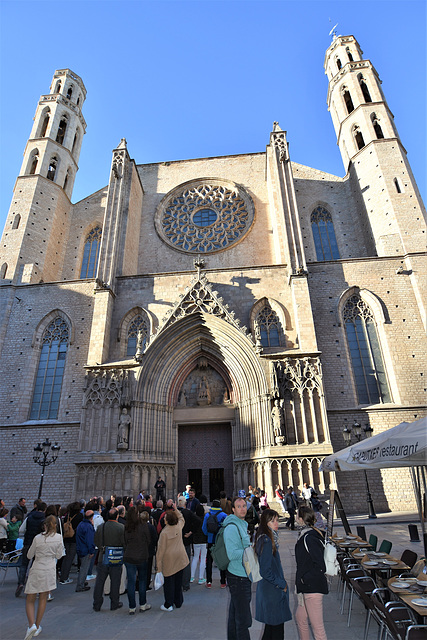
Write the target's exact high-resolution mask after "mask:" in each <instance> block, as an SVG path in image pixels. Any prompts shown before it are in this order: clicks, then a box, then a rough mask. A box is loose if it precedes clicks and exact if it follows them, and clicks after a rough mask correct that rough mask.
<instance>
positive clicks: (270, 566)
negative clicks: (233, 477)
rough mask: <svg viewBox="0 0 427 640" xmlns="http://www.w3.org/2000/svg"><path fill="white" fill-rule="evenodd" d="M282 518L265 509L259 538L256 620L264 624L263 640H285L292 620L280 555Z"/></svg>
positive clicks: (257, 539)
mask: <svg viewBox="0 0 427 640" xmlns="http://www.w3.org/2000/svg"><path fill="white" fill-rule="evenodd" d="M278 529H279V514H278V513H277V511H274V509H265V510H264V511H263V512H262V514H261V522H260V524H259V527H258V529H257V532H256V536H255V543H254V547H255V552H256V554H257V556H258V561H259V569H260V573H261V576H262V580H261V581H260V582H258V584H257V591H256V610H255V620H258V621H259V622H263V623H264V625H265V626H264V633H263V634H262V638H261V640H283V638H284V637H285V635H284V633H285V631H284V627H285V622H287V621H288V620H291V619H292V614H291V610H290V608H289V588H288V584H287V582H286V580H285V577H284V575H283V569H282V563H281V561H280V555H279V535H278V533H277V531H278Z"/></svg>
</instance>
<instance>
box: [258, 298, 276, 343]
mask: <svg viewBox="0 0 427 640" xmlns="http://www.w3.org/2000/svg"><path fill="white" fill-rule="evenodd" d="M255 327H256V332H257V333H258V332H259V337H260V340H261V344H262V346H263V347H280V342H281V341H280V334H281V326H280V320H279V317H278V315H277V313H276V312H275V311H273V309H272V308H271V307H270V305H269V304H266V305H265V306H264V307H263V308H262V309H261V311H260V312H259V313H258V315H257V317H256V320H255Z"/></svg>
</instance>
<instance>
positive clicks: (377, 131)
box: [371, 113, 384, 140]
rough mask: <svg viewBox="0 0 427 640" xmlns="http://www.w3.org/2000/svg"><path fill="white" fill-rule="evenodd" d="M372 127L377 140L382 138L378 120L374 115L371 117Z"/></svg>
mask: <svg viewBox="0 0 427 640" xmlns="http://www.w3.org/2000/svg"><path fill="white" fill-rule="evenodd" d="M371 121H372V126H373V127H374V131H375V135H376V136H377V139H378V140H381V139H382V138H384V134H383V130H382V129H381V125H380V123H379V122H378V118H377V116H376V114H375V113H373V114H372V115H371Z"/></svg>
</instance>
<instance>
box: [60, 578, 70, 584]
mask: <svg viewBox="0 0 427 640" xmlns="http://www.w3.org/2000/svg"><path fill="white" fill-rule="evenodd" d="M72 581H73V580H72V579H71V578H67V579H66V580H60V581H59V584H71V583H72Z"/></svg>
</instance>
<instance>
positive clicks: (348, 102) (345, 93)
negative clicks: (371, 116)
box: [342, 87, 354, 113]
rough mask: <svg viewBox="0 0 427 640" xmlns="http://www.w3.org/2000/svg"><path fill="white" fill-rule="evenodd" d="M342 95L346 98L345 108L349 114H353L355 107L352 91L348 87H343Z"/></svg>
mask: <svg viewBox="0 0 427 640" xmlns="http://www.w3.org/2000/svg"><path fill="white" fill-rule="evenodd" d="M342 95H343V98H344V102H345V106H346V107H347V113H351V112H352V111H354V105H353V100H352V99H351V95H350V91H349V90H348V89H347V87H343V89H342Z"/></svg>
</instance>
